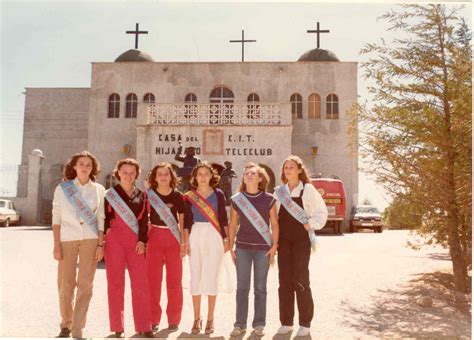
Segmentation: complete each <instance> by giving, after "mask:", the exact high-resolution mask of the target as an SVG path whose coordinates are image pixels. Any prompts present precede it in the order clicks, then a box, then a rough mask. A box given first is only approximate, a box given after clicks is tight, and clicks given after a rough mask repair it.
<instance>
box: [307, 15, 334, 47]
mask: <svg viewBox="0 0 474 340" xmlns="http://www.w3.org/2000/svg"><path fill="white" fill-rule="evenodd" d="M306 33H316V45H317V46H316V47H317V48H319V33H329V30H320V29H319V21H318V22H317V23H316V30H308V31H306Z"/></svg>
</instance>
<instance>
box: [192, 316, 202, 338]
mask: <svg viewBox="0 0 474 340" xmlns="http://www.w3.org/2000/svg"><path fill="white" fill-rule="evenodd" d="M201 329H202V319H201V318H199V319H197V320H194V323H193V328H192V329H191V333H192V334H199V332H200V331H201Z"/></svg>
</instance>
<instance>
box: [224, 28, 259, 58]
mask: <svg viewBox="0 0 474 340" xmlns="http://www.w3.org/2000/svg"><path fill="white" fill-rule="evenodd" d="M229 42H231V43H234V42H239V43H242V62H243V61H244V45H245V43H246V42H257V40H245V39H244V30H242V40H229Z"/></svg>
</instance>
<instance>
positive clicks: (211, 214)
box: [184, 191, 222, 236]
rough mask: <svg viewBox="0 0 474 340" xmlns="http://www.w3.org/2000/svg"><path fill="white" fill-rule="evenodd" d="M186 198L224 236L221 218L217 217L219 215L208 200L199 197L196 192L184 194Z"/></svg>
mask: <svg viewBox="0 0 474 340" xmlns="http://www.w3.org/2000/svg"><path fill="white" fill-rule="evenodd" d="M184 197H185V198H186V199H187V200H188V201H189V202H191V204H192V205H194V206H195V207H196V208H197V209H198V210H199V211H200V212H201V214H203V215H204V217H206V218H207V220H208V221H209V223H211V224H212V226H213V227H214V229H216V231H217V232H218V233H219V235H221V236H222V233H221V228H220V225H219V218H218V217H217V213H216V212H215V210H214V208H212V206H211V205H210V204H209V203H208V202H207V200H206V199H205V198H204V197H202V196H201V195H199V194H198V193H197V192H196V191H188V192H187V193H185V194H184Z"/></svg>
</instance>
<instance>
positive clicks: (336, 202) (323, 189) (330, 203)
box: [310, 178, 346, 234]
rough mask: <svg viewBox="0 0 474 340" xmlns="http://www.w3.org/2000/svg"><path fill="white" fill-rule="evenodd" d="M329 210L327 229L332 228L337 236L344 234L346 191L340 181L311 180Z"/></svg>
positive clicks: (331, 179)
mask: <svg viewBox="0 0 474 340" xmlns="http://www.w3.org/2000/svg"><path fill="white" fill-rule="evenodd" d="M310 180H311V183H312V184H313V185H314V187H315V188H316V189H317V190H318V192H319V193H320V194H321V196H322V197H323V199H324V202H325V203H326V207H327V208H328V221H327V222H326V226H325V228H332V229H333V231H334V233H335V234H342V223H343V222H344V220H345V218H346V190H345V189H344V183H343V182H342V181H341V180H340V179H334V178H311V179H310Z"/></svg>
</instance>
